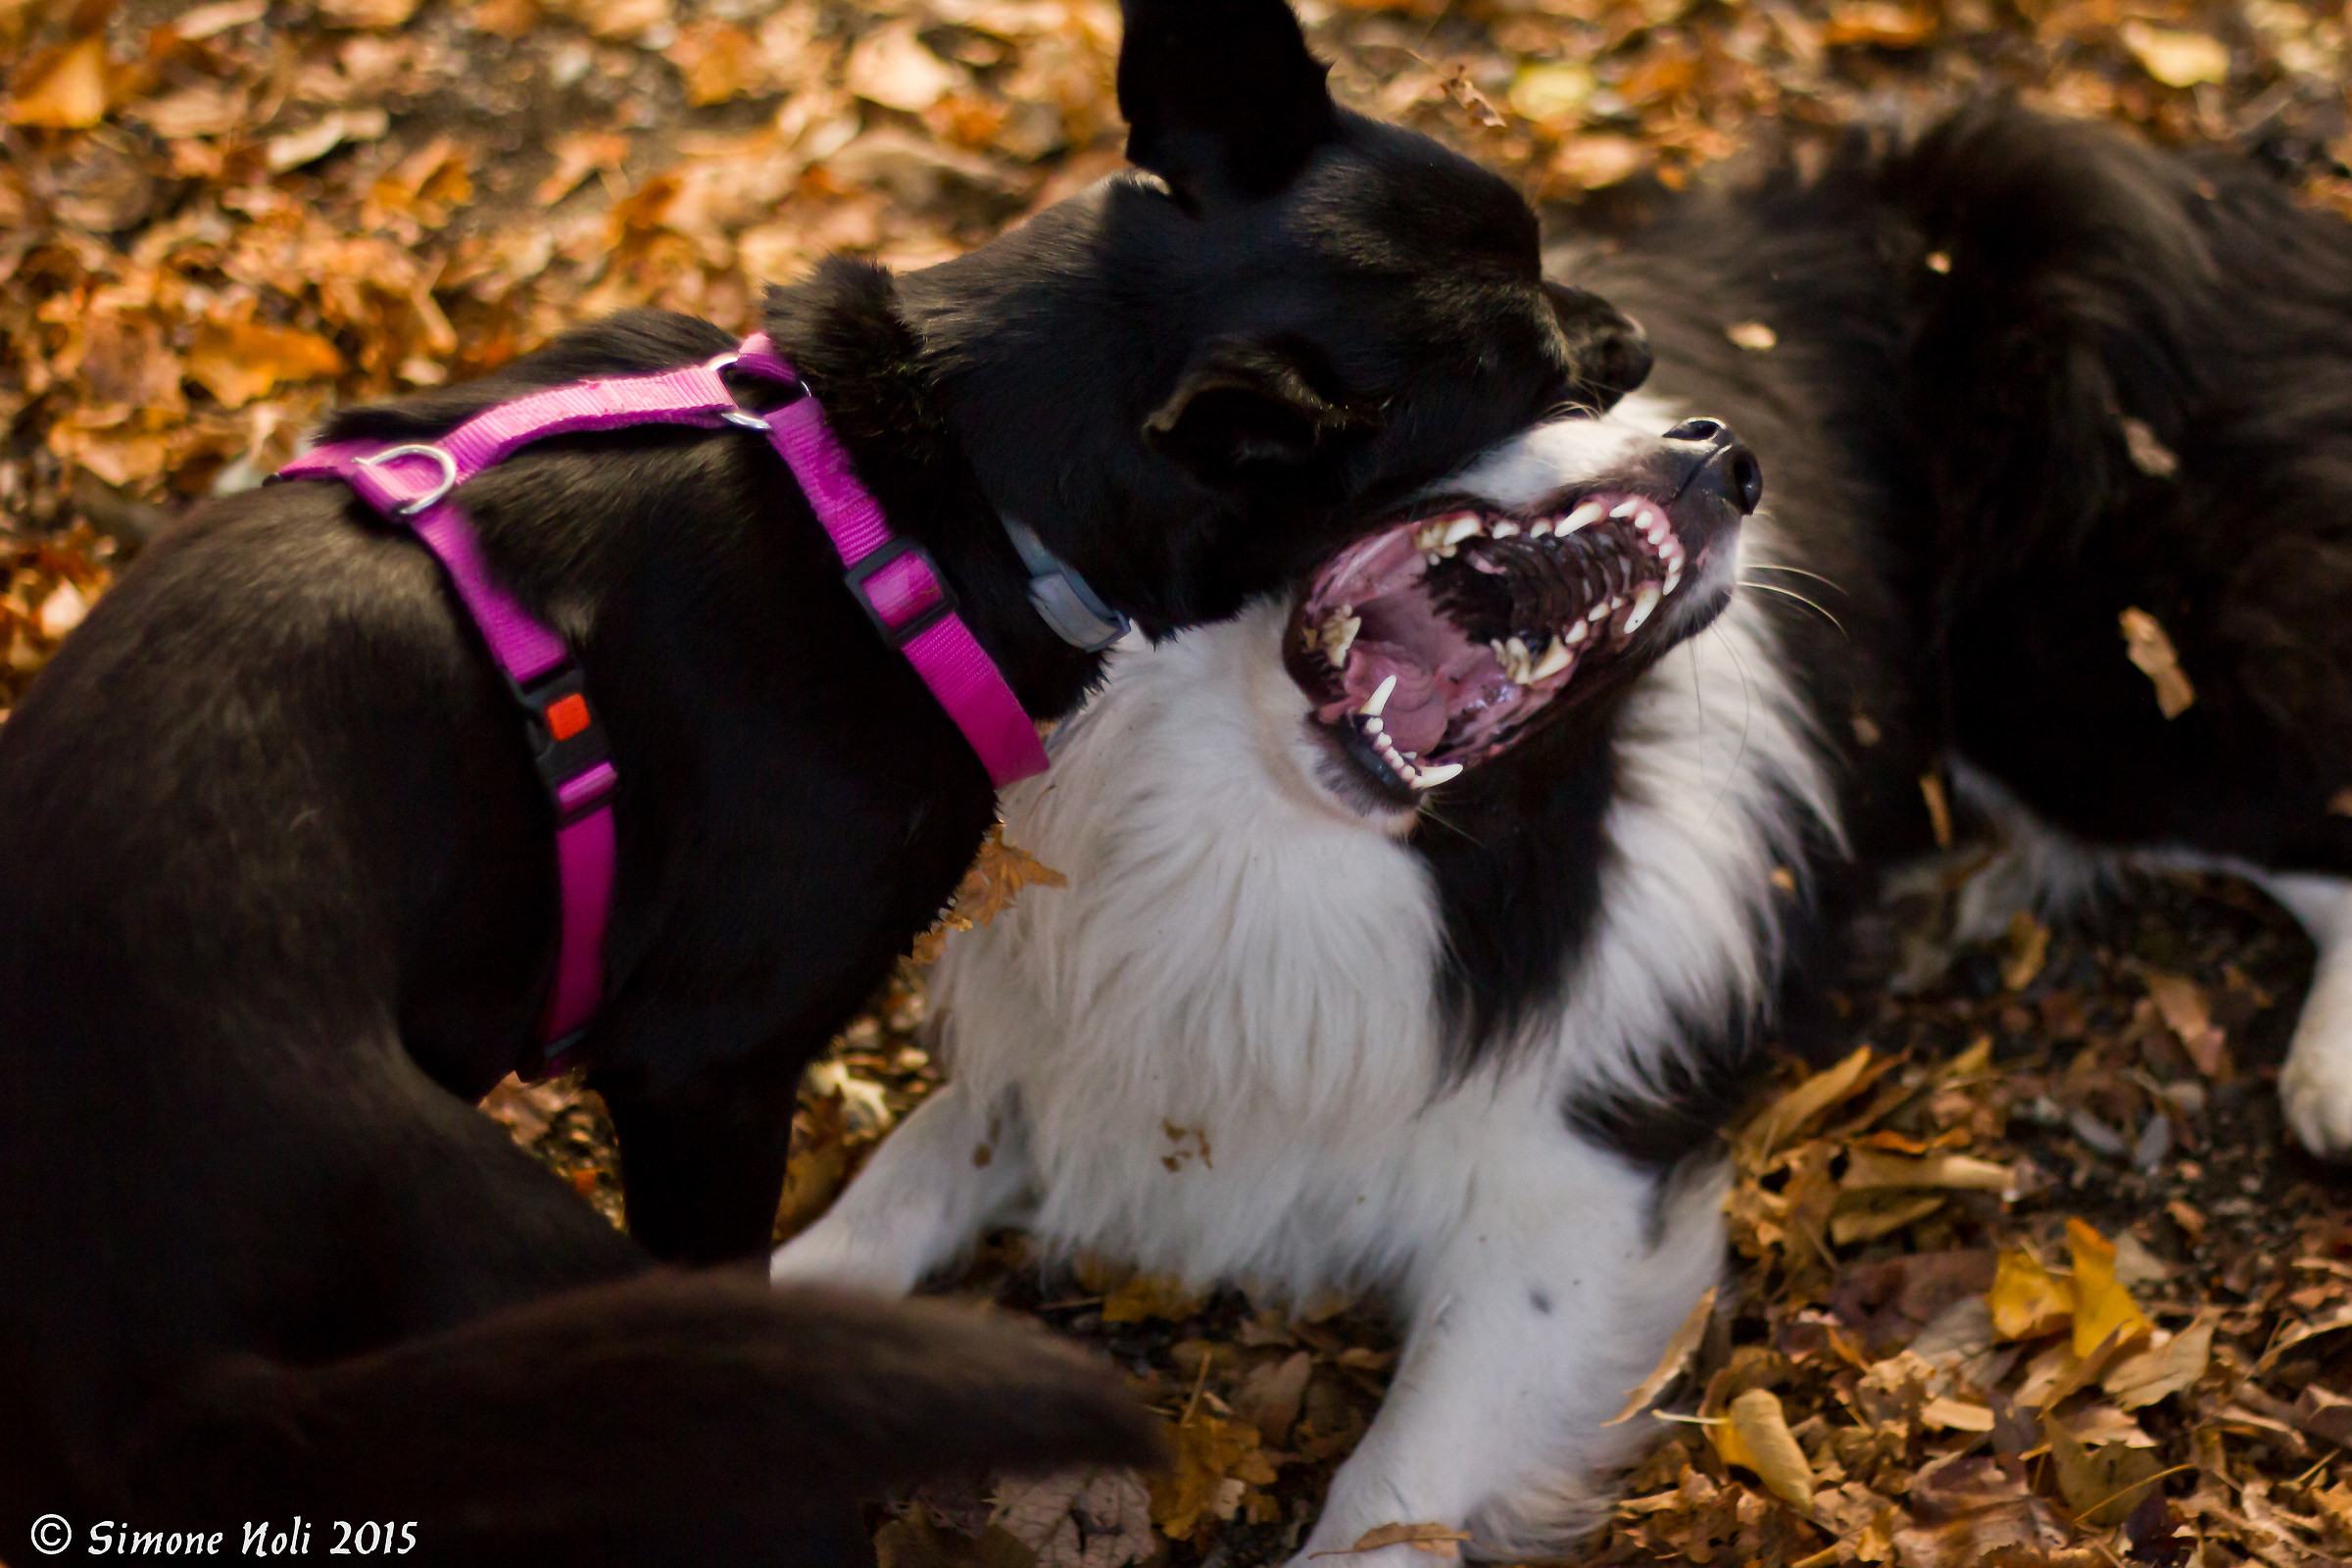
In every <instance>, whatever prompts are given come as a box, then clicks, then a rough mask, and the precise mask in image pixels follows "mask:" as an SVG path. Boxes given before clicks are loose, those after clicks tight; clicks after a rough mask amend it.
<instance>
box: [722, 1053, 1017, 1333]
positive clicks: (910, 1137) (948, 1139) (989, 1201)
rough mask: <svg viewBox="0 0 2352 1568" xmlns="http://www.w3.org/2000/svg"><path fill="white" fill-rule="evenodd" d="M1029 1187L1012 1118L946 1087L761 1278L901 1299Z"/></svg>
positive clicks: (1006, 1212) (957, 1087)
mask: <svg viewBox="0 0 2352 1568" xmlns="http://www.w3.org/2000/svg"><path fill="white" fill-rule="evenodd" d="M1028 1187H1029V1155H1028V1146H1027V1141H1026V1139H1025V1138H1024V1137H1023V1135H1022V1132H1021V1126H1020V1118H1019V1116H1018V1115H1017V1114H1013V1113H1010V1112H1007V1111H1004V1110H1000V1109H992V1108H991V1107H988V1106H985V1105H982V1104H980V1103H978V1101H977V1100H976V1099H975V1097H974V1096H973V1095H972V1094H971V1092H970V1091H968V1090H967V1089H965V1088H964V1086H963V1085H961V1084H958V1083H951V1084H949V1085H948V1086H947V1087H946V1088H944V1089H942V1090H940V1091H939V1093H937V1094H935V1095H933V1096H932V1097H931V1098H930V1099H929V1100H927V1101H925V1102H923V1103H922V1104H921V1105H920V1106H918V1107H917V1108H916V1109H915V1112H914V1114H913V1115H911V1116H909V1117H907V1120H906V1123H905V1124H904V1125H903V1126H901V1127H900V1128H899V1129H898V1131H896V1132H894V1133H892V1134H891V1135H890V1136H889V1137H888V1138H886V1139H884V1140H883V1141H882V1147H881V1148H880V1149H878V1150H876V1151H875V1152H874V1157H873V1159H872V1160H871V1161H870V1162H868V1164H867V1165H866V1167H865V1169H864V1170H862V1171H860V1172H859V1173H858V1179H857V1180H856V1181H854V1182H852V1183H851V1184H850V1190H849V1191H848V1192H846V1193H844V1194H842V1195H841V1197H840V1199H839V1200H838V1201H835V1203H834V1204H833V1207H832V1208H831V1209H830V1210H828V1211H827V1212H826V1214H825V1216H824V1218H822V1219H820V1220H818V1221H817V1222H816V1223H815V1224H814V1225H811V1226H809V1229H807V1230H805V1231H803V1232H802V1233H801V1234H800V1235H799V1236H797V1237H795V1238H793V1240H792V1241H790V1242H788V1243H786V1244H785V1245H784V1246H783V1247H781V1248H779V1249H777V1250H776V1255H775V1258H774V1261H773V1262H772V1263H771V1264H770V1265H769V1269H768V1272H769V1274H770V1276H771V1277H772V1278H774V1279H775V1280H777V1281H779V1282H781V1281H786V1280H832V1281H837V1282H839V1283H842V1284H850V1285H862V1286H866V1287H868V1288H871V1289H875V1290H883V1291H891V1292H895V1293H904V1292H907V1291H910V1290H912V1289H913V1288H914V1287H915V1285H916V1284H918V1283H919V1282H920V1281H921V1280H922V1278H923V1276H924V1275H926V1274H928V1273H930V1272H931V1271H932V1270H933V1269H935V1268H937V1267H939V1266H940V1265H941V1264H942V1263H945V1262H947V1261H948V1260H949V1259H951V1258H953V1257H954V1256H955V1255H956V1253H958V1252H960V1251H962V1250H964V1248H966V1247H968V1246H970V1245H971V1242H972V1239H973V1238H974V1237H976V1236H978V1235H979V1234H980V1232H981V1230H982V1229H983V1228H985V1227H986V1226H988V1225H991V1224H995V1223H1001V1222H1003V1221H1005V1220H1008V1219H1010V1218H1011V1217H1012V1215H1013V1210H1014V1209H1015V1208H1016V1206H1017V1205H1018V1204H1019V1202H1020V1201H1021V1200H1022V1199H1023V1198H1024V1197H1025V1196H1026V1194H1027V1192H1028Z"/></svg>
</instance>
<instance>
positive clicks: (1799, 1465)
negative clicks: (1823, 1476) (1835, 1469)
mask: <svg viewBox="0 0 2352 1568" xmlns="http://www.w3.org/2000/svg"><path fill="white" fill-rule="evenodd" d="M1729 1424H1730V1426H1731V1429H1732V1431H1733V1432H1734V1433H1735V1434H1737V1435H1738V1437H1739V1443H1740V1449H1741V1450H1742V1451H1743V1452H1744V1453H1745V1455H1746V1457H1745V1458H1743V1459H1741V1460H1738V1461H1733V1460H1731V1459H1729V1458H1728V1457H1727V1459H1726V1460H1725V1462H1726V1463H1733V1462H1738V1463H1740V1464H1743V1465H1744V1466H1745V1467H1746V1468H1748V1469H1750V1470H1753V1471H1754V1472H1755V1473H1756V1477H1757V1479H1758V1480H1760V1481H1762V1482H1763V1483H1764V1485H1765V1487H1766V1488H1767V1489H1769V1490H1770V1491H1771V1493H1772V1495H1774V1496H1776V1497H1779V1498H1780V1499H1781V1500H1782V1501H1783V1502H1786V1503H1788V1504H1789V1505H1790V1506H1791V1507H1794V1508H1798V1509H1802V1510H1804V1511H1806V1512H1808V1513H1809V1512H1811V1511H1812V1508H1813V1466H1812V1464H1811V1463H1810V1462H1809V1461H1808V1460H1807V1459H1806V1458H1805V1450H1804V1449H1802V1448H1800V1447H1798V1446H1797V1443H1796V1439H1795V1437H1793V1436H1792V1435H1791V1434H1790V1433H1789V1418H1788V1417H1787V1416H1786V1415H1784V1414H1783V1413H1782V1411H1781V1400H1780V1397H1779V1396H1778V1395H1776V1394H1774V1393H1773V1392H1772V1391H1771V1390H1770V1389H1750V1390H1748V1391H1747V1392H1746V1393H1745V1394H1742V1395H1740V1397H1738V1398H1736V1399H1734V1400H1733V1401H1732V1405H1731V1410H1730V1423H1729Z"/></svg>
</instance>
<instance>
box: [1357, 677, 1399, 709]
mask: <svg viewBox="0 0 2352 1568" xmlns="http://www.w3.org/2000/svg"><path fill="white" fill-rule="evenodd" d="M1396 689H1397V677H1396V676H1394V675H1388V676H1384V677H1383V678H1382V680H1381V683H1380V685H1379V686H1378V687H1376V688H1374V690H1373V693H1372V695H1371V696H1369V697H1367V698H1365V699H1364V706H1363V707H1361V708H1359V709H1357V710H1356V711H1357V712H1359V713H1361V714H1363V715H1364V716H1365V717H1366V718H1378V717H1379V716H1380V711H1381V710H1382V709H1384V708H1386V707H1388V706H1389V693H1391V692H1393V691H1395V690H1396Z"/></svg>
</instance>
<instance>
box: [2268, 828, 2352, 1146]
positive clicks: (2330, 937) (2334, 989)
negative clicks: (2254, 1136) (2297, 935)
mask: <svg viewBox="0 0 2352 1568" xmlns="http://www.w3.org/2000/svg"><path fill="white" fill-rule="evenodd" d="M2260 881H2261V883H2262V886H2263V890H2264V891H2265V892H2267V893H2269V894H2270V895H2271V897H2272V898H2274V899H2277V900H2278V902H2279V903H2280V904H2282V905H2284V906H2286V907H2287V909H2288V911H2289V912H2290V913H2292V914H2293V915H2294V917H2295V918H2296V919H2297V920H2300V921H2301V922H2302V923H2303V929H2304V930H2305V931H2307V932H2309V933H2310V934H2311V940H2312V944H2313V945H2314V946H2315V947H2317V948H2318V949H2319V950H2320V960H2319V963H2318V964H2317V965H2316V966H2315V967H2314V968H2313V969H2312V972H2311V992H2310V994H2309V995H2308V996H2306V997H2305V998H2304V999H2303V1014H2302V1016H2301V1017H2300V1018H2298V1019H2297V1020H2296V1021H2295V1038H2294V1043H2293V1044H2292V1045H2290V1046H2289V1047H2288V1048H2287V1053H2286V1068H2285V1070H2284V1071H2282V1072H2281V1073H2279V1075H2278V1102H2279V1105H2280V1107H2281V1108H2282V1109H2284V1110H2285V1112H2286V1123H2287V1125H2288V1126H2290V1127H2292V1128H2293V1129H2294V1130H2295V1136H2296V1137H2297V1138H2299V1139H2301V1140H2302V1141H2303V1147H2304V1148H2306V1149H2308V1150H2310V1151H2311V1152H2313V1153H2315V1154H2318V1155H2319V1156H2320V1157H2321V1158H2323V1159H2344V1158H2348V1157H2352V881H2347V880H2345V879H2344V878H2342V877H2335V876H2316V875H2309V874H2303V873H2295V872H2272V873H2270V874H2268V875H2265V876H2263V877H2262V878H2260Z"/></svg>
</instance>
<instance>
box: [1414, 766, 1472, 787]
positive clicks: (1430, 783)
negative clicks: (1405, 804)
mask: <svg viewBox="0 0 2352 1568" xmlns="http://www.w3.org/2000/svg"><path fill="white" fill-rule="evenodd" d="M1461 770H1462V764H1461V763H1459V762H1446V763H1443V764H1441V765H1440V766H1437V767H1425V768H1422V769H1421V770H1420V771H1419V772H1417V773H1415V774H1414V775H1413V788H1415V789H1421V790H1434V789H1436V788H1437V787H1438V786H1439V785H1441V784H1443V783H1445V782H1446V780H1447V779H1449V778H1452V777H1454V776H1455V775H1456V774H1458V773H1460V772H1461Z"/></svg>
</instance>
